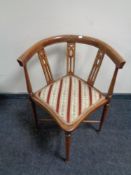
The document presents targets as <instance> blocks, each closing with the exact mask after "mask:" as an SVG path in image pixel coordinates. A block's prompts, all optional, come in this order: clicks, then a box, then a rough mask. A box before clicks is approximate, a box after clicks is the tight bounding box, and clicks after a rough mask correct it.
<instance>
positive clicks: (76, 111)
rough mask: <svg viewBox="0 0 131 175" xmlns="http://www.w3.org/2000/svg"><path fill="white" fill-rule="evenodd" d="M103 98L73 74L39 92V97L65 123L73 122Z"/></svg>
mask: <svg viewBox="0 0 131 175" xmlns="http://www.w3.org/2000/svg"><path fill="white" fill-rule="evenodd" d="M103 98H104V96H103V95H101V93H99V92H98V91H97V90H95V89H94V88H92V87H90V86H88V85H87V84H86V83H85V82H84V81H82V80H80V79H78V78H76V77H74V76H66V77H64V78H62V79H60V80H58V81H56V82H54V83H53V84H50V85H48V86H46V87H44V88H43V89H42V90H41V92H40V99H41V100H42V101H43V102H45V103H47V104H48V105H49V107H50V108H51V109H52V110H53V111H54V112H56V113H57V114H58V116H59V118H60V119H61V120H62V121H63V122H65V123H66V124H72V123H73V122H75V121H76V120H77V119H79V117H80V116H81V115H82V114H83V113H85V112H86V111H87V110H89V108H90V107H92V105H94V104H96V103H97V102H99V101H100V100H101V99H103Z"/></svg>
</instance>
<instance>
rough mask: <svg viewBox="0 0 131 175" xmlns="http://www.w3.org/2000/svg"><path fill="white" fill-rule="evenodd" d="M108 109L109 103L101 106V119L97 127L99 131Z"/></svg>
mask: <svg viewBox="0 0 131 175" xmlns="http://www.w3.org/2000/svg"><path fill="white" fill-rule="evenodd" d="M108 111H109V104H106V105H105V106H104V108H103V112H102V116H101V120H100V125H99V129H98V131H101V129H102V126H103V124H104V121H105V119H106V117H107V114H108Z"/></svg>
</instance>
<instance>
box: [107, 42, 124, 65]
mask: <svg viewBox="0 0 131 175" xmlns="http://www.w3.org/2000/svg"><path fill="white" fill-rule="evenodd" d="M104 44H105V43H104ZM105 46H106V54H107V55H108V56H109V57H110V59H111V60H112V61H113V62H114V63H115V64H116V67H118V68H122V67H123V66H124V64H125V63H126V61H125V60H124V59H123V57H122V56H121V55H120V54H119V53H118V52H117V51H116V50H115V49H113V48H112V47H111V46H109V45H108V44H105Z"/></svg>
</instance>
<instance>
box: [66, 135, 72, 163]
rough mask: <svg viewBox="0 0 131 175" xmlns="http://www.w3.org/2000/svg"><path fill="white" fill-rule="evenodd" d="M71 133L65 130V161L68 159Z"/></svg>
mask: <svg viewBox="0 0 131 175" xmlns="http://www.w3.org/2000/svg"><path fill="white" fill-rule="evenodd" d="M70 146H71V133H70V132H65V148H66V161H69V159H70Z"/></svg>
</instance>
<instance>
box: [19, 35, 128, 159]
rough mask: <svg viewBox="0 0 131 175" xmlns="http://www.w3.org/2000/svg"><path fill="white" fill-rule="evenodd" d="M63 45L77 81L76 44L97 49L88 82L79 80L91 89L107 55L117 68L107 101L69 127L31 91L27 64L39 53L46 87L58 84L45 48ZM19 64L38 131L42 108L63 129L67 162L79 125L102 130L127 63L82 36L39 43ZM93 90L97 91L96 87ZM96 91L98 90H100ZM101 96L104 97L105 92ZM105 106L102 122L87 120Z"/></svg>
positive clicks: (106, 47)
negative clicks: (96, 126) (38, 109)
mask: <svg viewBox="0 0 131 175" xmlns="http://www.w3.org/2000/svg"><path fill="white" fill-rule="evenodd" d="M61 42H66V43H67V52H66V60H67V72H66V73H67V75H68V74H71V75H73V76H75V77H78V76H76V75H75V74H74V73H75V72H74V71H75V50H76V43H81V44H87V45H91V46H94V47H96V48H98V52H97V54H96V58H95V61H94V64H93V66H92V69H91V71H90V74H89V77H88V80H87V81H85V80H82V79H81V78H80V77H78V78H79V79H81V80H82V81H84V82H86V83H87V84H88V85H89V86H91V87H94V83H95V80H96V78H97V76H98V72H99V70H100V67H101V64H102V61H103V59H104V56H105V55H107V56H108V57H109V58H110V59H111V60H112V61H113V63H114V64H115V70H114V73H113V77H112V80H111V83H110V86H109V89H108V92H107V95H106V96H105V98H104V99H102V100H101V101H100V102H99V103H97V104H95V105H93V106H92V107H91V108H89V110H88V111H86V112H85V113H83V115H82V116H81V117H80V118H79V119H78V120H76V121H75V122H74V123H73V124H70V125H67V124H66V123H64V122H63V121H62V120H60V119H59V117H58V115H57V113H55V112H54V111H53V110H51V108H50V107H49V106H48V105H47V104H46V103H44V102H43V101H41V100H40V98H39V92H40V91H37V92H33V91H32V85H31V81H30V77H29V74H28V70H27V63H28V61H29V60H30V59H31V58H32V56H33V55H34V54H36V53H37V54H38V59H39V60H40V63H41V66H42V69H43V72H44V75H45V78H46V82H47V85H48V84H50V83H53V82H55V81H56V80H54V79H53V75H52V72H51V69H50V65H49V62H48V57H47V54H46V52H45V47H46V46H48V45H52V44H56V43H61ZM18 62H19V64H20V66H23V68H24V73H25V79H26V85H27V91H28V93H29V97H30V100H31V105H32V109H33V114H34V121H35V123H36V127H38V124H39V122H42V119H40V120H38V119H37V114H36V108H35V104H37V105H39V106H40V107H41V108H42V109H44V110H46V111H48V112H49V113H50V116H51V117H52V119H53V121H55V122H56V123H57V124H58V125H59V126H60V127H61V129H63V130H64V131H65V146H66V160H67V161H68V160H69V155H70V145H71V133H72V132H73V131H74V130H75V129H77V127H78V126H79V125H80V123H81V122H87V123H94V124H95V123H96V124H97V123H99V124H100V125H99V131H100V130H101V128H102V126H103V123H104V121H105V119H106V117H107V114H108V111H109V105H110V101H111V98H112V94H113V90H114V86H115V82H116V77H117V74H118V70H119V69H120V68H122V67H123V66H124V64H125V60H124V59H123V58H122V57H121V56H120V55H119V54H118V53H117V52H116V51H115V50H114V49H113V48H112V47H111V46H109V45H108V44H106V43H105V42H103V41H101V40H99V39H96V38H92V37H88V36H81V35H60V36H54V37H50V38H47V39H43V40H41V41H39V42H37V43H36V44H34V45H33V46H32V47H31V48H29V49H27V51H25V52H24V54H22V55H21V56H20V57H19V58H18ZM61 78H63V77H61ZM94 88H95V89H96V87H94ZM97 91H99V90H98V89H97ZM99 92H100V91H99ZM100 93H101V94H102V95H104V94H103V93H102V92H100ZM102 106H103V112H102V116H101V119H100V121H99V120H95V121H93V120H89V119H88V118H89V117H90V115H91V114H92V113H93V112H95V111H96V110H97V109H99V108H100V107H102ZM45 120H46V119H45Z"/></svg>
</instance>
